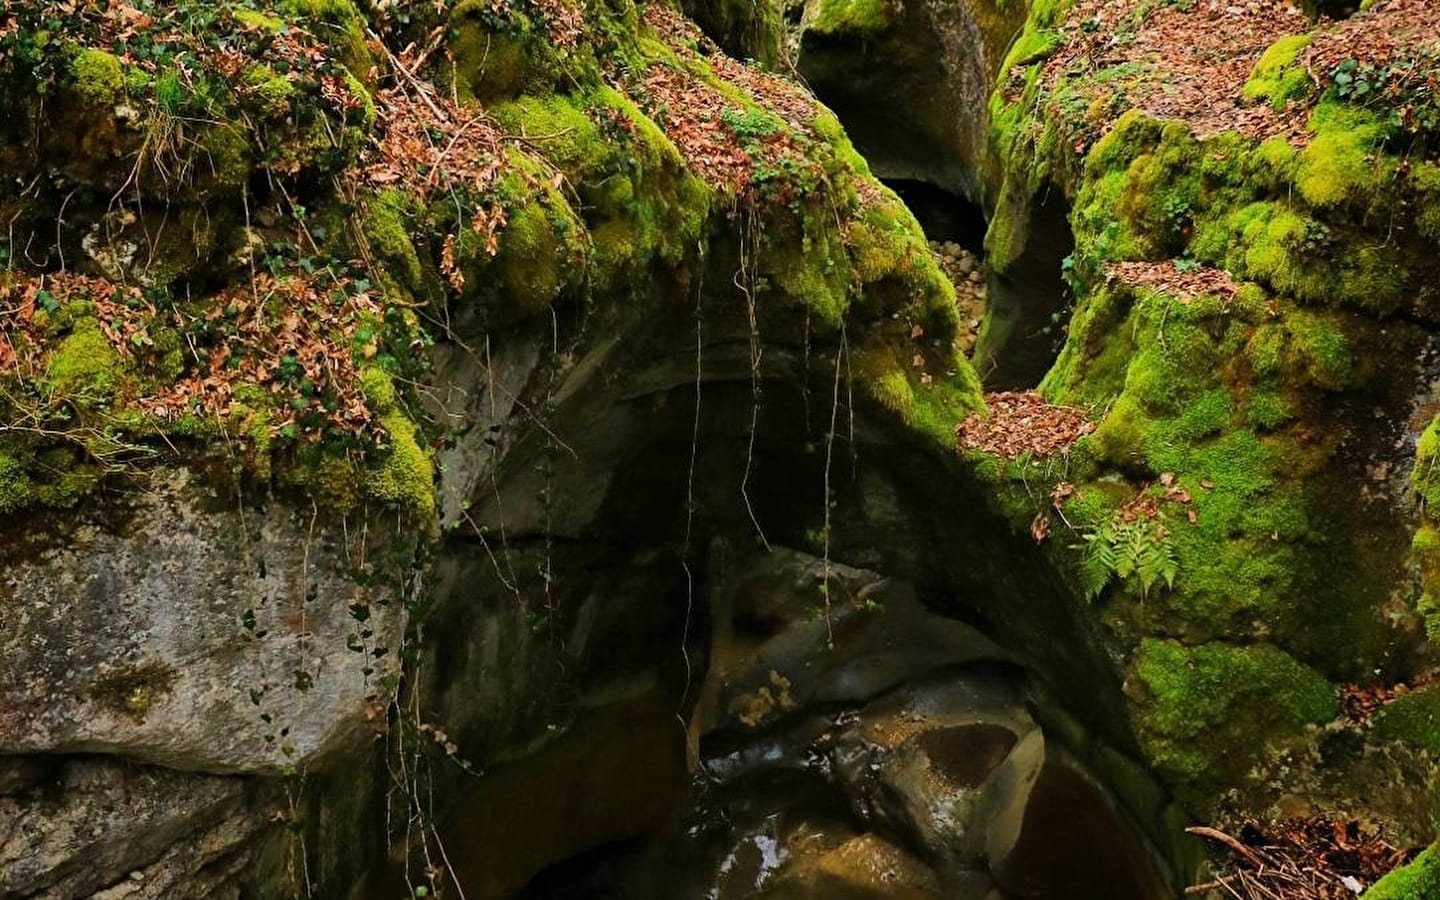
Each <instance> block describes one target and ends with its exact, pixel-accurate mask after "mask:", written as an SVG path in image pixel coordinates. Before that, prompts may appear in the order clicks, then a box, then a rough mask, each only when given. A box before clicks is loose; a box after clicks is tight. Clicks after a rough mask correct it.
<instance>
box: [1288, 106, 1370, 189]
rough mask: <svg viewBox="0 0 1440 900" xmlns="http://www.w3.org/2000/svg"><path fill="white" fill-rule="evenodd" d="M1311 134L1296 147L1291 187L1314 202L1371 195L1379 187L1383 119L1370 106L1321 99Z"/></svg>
mask: <svg viewBox="0 0 1440 900" xmlns="http://www.w3.org/2000/svg"><path fill="white" fill-rule="evenodd" d="M1310 127H1311V128H1313V129H1314V130H1315V137H1314V138H1313V139H1312V140H1311V141H1310V144H1309V145H1308V146H1307V147H1306V148H1305V149H1304V150H1302V151H1301V152H1300V157H1299V167H1298V168H1297V169H1296V172H1295V187H1296V188H1298V189H1299V191H1300V194H1301V196H1303V197H1304V198H1305V199H1306V200H1307V201H1309V202H1310V203H1311V204H1313V205H1315V206H1331V205H1335V204H1339V203H1342V202H1345V201H1347V200H1350V201H1353V200H1354V199H1355V198H1356V197H1360V198H1363V199H1366V200H1368V199H1369V196H1368V195H1369V192H1370V191H1371V190H1373V189H1374V188H1375V187H1377V186H1378V183H1379V180H1380V177H1381V175H1380V172H1381V169H1380V167H1379V165H1378V164H1377V162H1378V159H1377V154H1378V151H1379V148H1380V144H1381V142H1382V139H1383V137H1384V133H1385V126H1384V123H1383V122H1382V121H1381V120H1380V119H1379V118H1378V117H1377V116H1376V115H1375V114H1374V113H1372V112H1370V111H1368V110H1362V109H1356V108H1355V107H1352V106H1347V105H1342V104H1339V103H1322V104H1321V105H1320V106H1319V107H1318V108H1317V109H1316V110H1315V113H1314V114H1313V115H1312V116H1311V118H1310Z"/></svg>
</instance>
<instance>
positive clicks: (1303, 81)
mask: <svg viewBox="0 0 1440 900" xmlns="http://www.w3.org/2000/svg"><path fill="white" fill-rule="evenodd" d="M1309 46H1310V35H1308V34H1292V35H1289V36H1288V37H1283V38H1281V39H1280V40H1278V41H1276V42H1275V43H1273V44H1271V45H1270V47H1269V49H1267V50H1266V51H1265V55H1264V56H1261V57H1260V61H1259V62H1257V63H1256V64H1255V70H1254V71H1253V72H1252V73H1251V74H1250V80H1249V81H1247V82H1246V83H1245V91H1244V95H1245V99H1246V100H1269V101H1270V105H1271V106H1273V107H1274V108H1275V109H1276V110H1277V111H1278V110H1282V109H1284V108H1285V104H1286V103H1288V102H1290V101H1291V100H1298V99H1301V98H1303V97H1304V96H1305V95H1306V94H1308V93H1309V92H1310V90H1311V84H1310V73H1308V72H1306V71H1305V67H1304V66H1302V65H1299V64H1298V59H1299V57H1300V54H1301V52H1303V51H1304V50H1305V48H1306V47H1309Z"/></svg>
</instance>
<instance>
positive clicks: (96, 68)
mask: <svg viewBox="0 0 1440 900" xmlns="http://www.w3.org/2000/svg"><path fill="white" fill-rule="evenodd" d="M70 75H71V77H72V78H73V79H74V84H75V91H76V93H78V94H79V95H80V96H81V97H83V98H85V99H86V100H88V101H90V102H92V103H97V104H103V105H109V104H113V103H115V102H117V101H119V100H120V98H121V97H122V96H124V93H125V69H124V66H122V65H121V63H120V59H119V58H118V57H116V56H115V55H114V54H111V53H106V52H105V51H104V50H95V49H92V48H86V49H84V50H81V51H79V52H78V53H76V54H75V55H74V57H72V58H71V60H70Z"/></svg>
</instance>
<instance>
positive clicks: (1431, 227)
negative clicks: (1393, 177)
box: [1410, 162, 1440, 243]
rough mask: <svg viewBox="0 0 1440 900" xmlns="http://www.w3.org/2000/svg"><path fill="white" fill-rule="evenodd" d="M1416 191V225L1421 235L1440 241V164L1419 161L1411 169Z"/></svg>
mask: <svg viewBox="0 0 1440 900" xmlns="http://www.w3.org/2000/svg"><path fill="white" fill-rule="evenodd" d="M1410 176H1411V181H1412V184H1413V187H1414V192H1415V204H1416V210H1415V225H1416V229H1417V230H1418V231H1419V232H1420V235H1421V237H1424V238H1428V239H1429V240H1431V241H1435V242H1437V243H1440V165H1437V164H1435V163H1431V162H1422V163H1418V164H1416V165H1415V166H1414V168H1412V169H1411V172H1410Z"/></svg>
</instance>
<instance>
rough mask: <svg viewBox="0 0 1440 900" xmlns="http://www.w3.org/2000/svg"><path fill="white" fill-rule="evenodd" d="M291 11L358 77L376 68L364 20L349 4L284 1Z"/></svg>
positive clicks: (346, 0)
mask: <svg viewBox="0 0 1440 900" xmlns="http://www.w3.org/2000/svg"><path fill="white" fill-rule="evenodd" d="M285 4H286V6H287V7H288V8H289V10H290V11H291V12H292V14H294V15H295V16H296V17H298V18H299V19H300V20H301V21H302V22H303V23H304V24H305V25H306V27H307V28H308V29H309V30H310V31H311V32H312V33H313V34H315V36H316V37H318V38H319V39H320V40H322V41H324V42H325V43H326V44H327V45H328V46H329V47H331V48H332V50H333V51H334V53H335V55H336V58H337V59H339V61H340V62H341V63H342V64H343V65H344V66H345V68H347V69H349V70H350V72H351V73H353V74H355V75H357V76H363V75H365V73H367V72H369V71H370V70H371V69H372V68H373V67H374V65H375V59H374V57H372V56H371V55H370V48H369V47H368V46H367V45H366V43H365V18H364V17H363V16H362V15H361V14H360V11H359V10H358V9H356V8H355V4H354V3H352V2H350V0H285Z"/></svg>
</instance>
